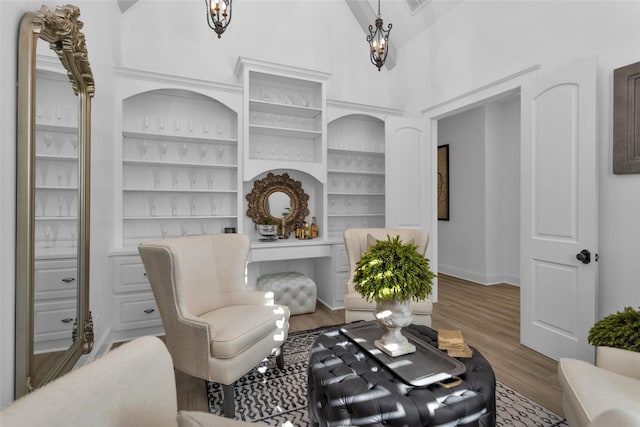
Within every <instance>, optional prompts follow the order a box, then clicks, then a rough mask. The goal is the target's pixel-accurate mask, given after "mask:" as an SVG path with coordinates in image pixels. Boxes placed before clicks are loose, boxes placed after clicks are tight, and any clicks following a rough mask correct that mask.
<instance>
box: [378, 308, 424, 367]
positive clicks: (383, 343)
mask: <svg viewBox="0 0 640 427" xmlns="http://www.w3.org/2000/svg"><path fill="white" fill-rule="evenodd" d="M375 315H376V319H378V323H379V324H380V325H382V326H384V327H385V328H387V332H386V333H385V334H384V335H383V336H382V337H381V338H380V339H379V340H375V341H374V344H375V346H376V347H377V348H379V349H380V350H382V351H383V352H385V353H386V354H388V355H389V356H391V357H396V356H402V355H403V354H409V353H413V352H415V351H416V346H414V345H413V344H411V343H410V342H409V340H408V339H407V337H405V336H404V335H402V328H403V327H405V326H409V325H410V324H411V322H413V313H412V312H411V300H407V301H396V300H395V298H394V299H392V300H384V301H377V303H376V314H375Z"/></svg>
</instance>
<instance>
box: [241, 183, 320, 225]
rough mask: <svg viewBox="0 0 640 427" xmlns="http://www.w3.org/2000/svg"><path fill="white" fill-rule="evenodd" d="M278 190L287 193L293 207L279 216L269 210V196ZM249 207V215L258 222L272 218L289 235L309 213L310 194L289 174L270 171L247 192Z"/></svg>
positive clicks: (262, 222) (261, 222)
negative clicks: (297, 223)
mask: <svg viewBox="0 0 640 427" xmlns="http://www.w3.org/2000/svg"><path fill="white" fill-rule="evenodd" d="M276 192H282V193H285V194H286V195H287V196H289V199H290V201H291V209H290V210H289V213H288V215H286V216H285V217H277V216H275V215H273V214H272V213H271V212H269V196H270V195H271V194H273V193H276ZM246 198H247V200H248V201H249V208H248V209H247V216H248V217H249V218H251V219H252V220H253V222H255V223H256V224H264V223H265V221H267V220H270V221H272V222H275V223H277V224H280V225H281V226H283V230H282V232H283V234H284V235H285V236H289V234H290V233H291V230H292V229H293V227H294V225H295V223H296V222H302V221H304V219H305V218H306V217H307V215H309V207H308V201H309V195H308V194H307V193H305V192H304V190H303V189H302V183H301V182H300V181H296V180H294V179H292V178H290V177H289V174H287V173H283V174H282V175H274V174H273V173H271V172H269V173H268V174H267V176H266V177H265V178H264V179H260V180H256V181H254V182H253V190H252V191H251V193H249V194H247V196H246Z"/></svg>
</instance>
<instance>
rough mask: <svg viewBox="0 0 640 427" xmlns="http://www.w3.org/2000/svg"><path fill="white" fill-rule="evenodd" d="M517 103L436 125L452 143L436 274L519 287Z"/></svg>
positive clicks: (483, 108)
mask: <svg viewBox="0 0 640 427" xmlns="http://www.w3.org/2000/svg"><path fill="white" fill-rule="evenodd" d="M519 111H520V109H519V98H516V99H512V100H509V101H506V102H493V103H489V104H487V105H484V106H480V107H476V108H474V109H472V110H468V111H465V112H463V113H459V114H456V115H453V116H450V117H447V118H444V119H441V120H439V121H438V145H443V144H449V164H450V171H449V174H450V176H449V181H450V220H449V221H438V270H439V271H440V272H442V273H445V274H449V275H453V276H456V277H461V278H464V279H466V280H471V281H474V282H477V283H481V284H494V283H511V284H514V285H518V284H519V277H520V273H519V268H520V267H519V263H520V258H519V253H520V239H519V230H520V213H519V212H520V208H519V204H520V190H519V182H520V148H519V144H520V117H519Z"/></svg>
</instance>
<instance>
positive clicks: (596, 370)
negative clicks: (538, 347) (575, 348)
mask: <svg viewBox="0 0 640 427" xmlns="http://www.w3.org/2000/svg"><path fill="white" fill-rule="evenodd" d="M558 377H559V380H560V385H561V387H562V409H563V410H564V415H565V418H566V419H567V422H568V423H569V425H570V426H571V427H581V426H590V427H594V426H603V427H604V426H616V427H631V426H633V427H640V353H636V352H632V351H626V350H621V349H617V348H611V347H598V349H597V355H596V365H593V364H591V363H588V362H585V361H582V360H577V359H568V358H563V359H560V363H559V364H558Z"/></svg>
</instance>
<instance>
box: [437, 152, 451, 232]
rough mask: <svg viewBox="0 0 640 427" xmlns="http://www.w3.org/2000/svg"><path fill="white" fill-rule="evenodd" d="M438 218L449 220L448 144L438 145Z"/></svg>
mask: <svg viewBox="0 0 640 427" xmlns="http://www.w3.org/2000/svg"><path fill="white" fill-rule="evenodd" d="M438 220H441V221H449V144H446V145H441V146H439V147H438Z"/></svg>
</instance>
